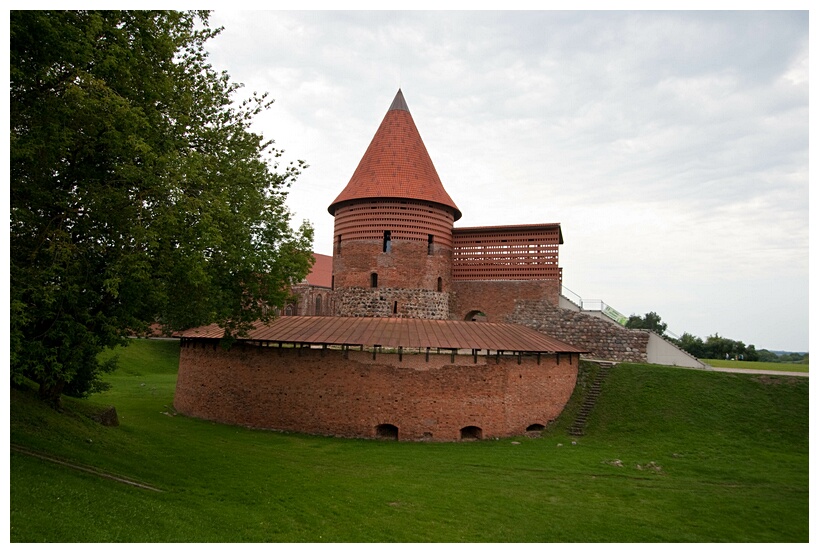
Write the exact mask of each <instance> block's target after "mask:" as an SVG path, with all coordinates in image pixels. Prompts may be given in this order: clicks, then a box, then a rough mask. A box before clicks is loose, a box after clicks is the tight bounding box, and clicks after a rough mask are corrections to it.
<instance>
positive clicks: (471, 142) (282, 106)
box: [210, 11, 809, 349]
mask: <svg viewBox="0 0 819 553" xmlns="http://www.w3.org/2000/svg"><path fill="white" fill-rule="evenodd" d="M213 23H215V24H217V25H224V26H225V27H226V29H225V32H224V33H223V35H222V36H221V37H220V38H218V39H216V40H215V41H213V43H212V45H211V48H210V49H211V51H212V53H213V55H212V60H213V63H214V65H215V66H216V67H219V68H225V69H227V70H228V71H229V73H230V74H231V75H232V76H233V77H234V79H235V80H237V81H240V82H245V83H246V84H247V88H248V89H249V90H259V91H269V92H270V94H271V96H272V97H274V98H276V104H274V107H273V108H272V110H271V111H270V112H269V113H266V114H265V115H264V116H262V117H260V118H259V120H258V121H257V127H256V128H258V129H261V130H262V131H263V132H264V134H265V135H267V136H269V137H270V138H273V139H275V140H276V144H277V146H279V147H281V148H283V149H284V150H285V151H286V152H287V153H286V155H285V157H287V158H288V159H297V158H298V159H306V160H307V162H308V163H309V164H310V168H309V169H308V170H307V171H306V172H305V173H304V174H303V176H302V177H301V178H300V179H299V181H298V182H297V184H296V185H295V187H294V188H293V190H292V191H291V193H290V197H289V203H290V205H291V207H292V209H293V210H294V211H295V212H296V213H297V215H298V217H299V218H307V219H310V220H312V221H313V222H314V223H315V225H316V231H317V232H316V251H318V252H321V253H330V251H331V242H332V224H333V221H332V217H331V216H330V215H329V214H328V213H327V211H326V208H327V206H328V205H329V204H330V202H331V201H332V200H333V199H334V198H335V197H336V195H337V194H338V193H339V192H340V191H341V190H342V189H343V188H344V186H345V185H346V184H347V181H348V180H349V178H350V177H351V176H352V173H353V171H354V170H355V167H356V165H357V164H358V161H359V160H360V159H361V156H362V155H363V153H364V150H365V149H366V147H367V145H368V144H369V141H370V140H371V138H372V136H373V134H374V133H375V131H376V129H377V127H378V124H379V123H380V121H381V119H382V118H383V116H384V114H385V113H386V110H387V108H388V107H389V104H390V102H391V101H392V97H393V95H394V94H395V91H396V90H397V89H398V88H399V87H402V88H403V90H404V94H405V97H406V99H407V102H408V104H409V108H410V111H411V113H412V114H413V117H414V119H415V122H416V124H417V126H418V128H419V130H420V132H421V136H422V137H423V139H424V141H425V143H426V146H427V149H428V150H429V152H430V155H431V157H432V160H433V162H434V164H435V166H436V168H437V169H438V172H439V174H440V176H441V179H442V181H443V183H444V186H445V187H446V188H447V191H448V192H449V194H450V196H452V198H453V200H454V201H455V203H456V204H457V205H458V206H459V207H460V208H461V211H462V212H463V214H464V217H463V219H462V220H461V221H459V223H458V224H459V225H461V226H473V225H475V226H477V225H488V224H511V223H537V222H560V223H562V225H563V232H564V236H565V237H566V244H565V245H564V246H563V247H562V249H561V258H562V259H561V262H562V265H563V267H564V282H565V284H566V285H567V286H568V287H569V288H570V289H572V290H574V291H575V292H577V293H579V294H580V295H581V296H585V297H596V298H599V299H603V300H604V301H606V302H607V303H609V304H611V305H612V306H614V307H615V308H617V309H618V310H620V311H622V312H624V313H627V314H628V313H632V312H633V313H644V312H647V311H656V312H658V313H659V314H660V315H661V316H662V317H663V319H664V320H665V321H666V322H667V323H668V324H669V328H670V329H672V330H674V331H675V332H678V333H681V332H683V331H688V332H693V333H694V334H697V335H699V336H702V337H705V336H706V335H708V334H712V333H714V332H719V333H720V334H721V335H725V336H728V337H731V338H734V339H739V340H743V341H745V342H746V343H754V344H756V345H757V347H768V348H776V349H807V347H808V345H807V341H808V339H807V337H808V332H807V328H808V315H807V313H808V308H807V301H808V266H807V259H808V206H807V202H808V84H809V81H808V47H809V43H808V18H807V13H806V12H788V11H782V12H750V11H746V12H716V11H708V12H664V11H660V12H627V11H618V12H585V11H584V12H253V13H249V12H224V11H219V12H216V13H215V14H214V16H213ZM771 321H775V324H774V323H771Z"/></svg>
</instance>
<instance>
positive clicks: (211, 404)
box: [174, 342, 579, 441]
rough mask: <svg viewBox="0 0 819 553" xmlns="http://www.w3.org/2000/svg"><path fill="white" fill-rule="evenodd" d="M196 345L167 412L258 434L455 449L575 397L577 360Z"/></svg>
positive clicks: (184, 355)
mask: <svg viewBox="0 0 819 553" xmlns="http://www.w3.org/2000/svg"><path fill="white" fill-rule="evenodd" d="M346 356H347V358H345V353H344V352H342V351H341V350H336V349H327V350H325V351H322V350H320V349H296V348H278V347H251V346H247V347H242V346H240V345H236V346H234V347H233V348H232V349H231V350H230V351H225V350H223V349H222V348H221V347H218V346H217V347H215V348H214V347H213V346H212V345H210V344H208V345H205V344H204V343H196V342H194V343H193V344H188V345H186V346H185V347H182V348H181V352H180V362H179V378H178V381H177V387H176V395H175V398H174V407H175V408H176V409H177V410H178V411H179V412H180V413H183V414H185V415H189V416H193V417H199V418H203V419H207V420H214V421H219V422H224V423H229V424H237V425H243V426H250V427H256V428H270V429H279V430H288V431H297V432H306V433H313V434H323V435H333V436H347V437H364V438H374V437H376V427H377V426H378V425H381V424H390V425H394V426H396V427H397V428H398V439H400V440H433V441H454V440H458V439H460V437H461V435H460V431H461V429H462V428H465V427H468V426H475V427H478V428H480V429H481V431H482V435H483V437H484V438H492V437H501V436H513V435H520V434H522V433H523V432H525V431H526V428H527V427H528V426H529V425H533V424H540V425H546V424H548V423H549V421H551V420H553V419H554V418H556V417H557V416H558V415H559V414H560V412H561V411H562V410H563V408H564V406H565V405H566V402H567V401H568V399H569V396H570V395H571V393H572V390H573V389H574V385H575V381H576V379H577V367H578V363H579V358H578V356H577V355H571V356H568V355H565V354H564V355H561V356H560V358H559V359H558V358H557V356H554V355H552V356H549V355H542V356H541V360H540V364H538V363H537V360H536V358H535V357H534V356H524V357H523V358H522V360H521V364H518V359H517V357H511V356H508V357H501V358H500V359H499V362H497V363H496V359H495V357H488V358H487V357H485V356H484V357H481V356H479V357H478V362H477V364H476V363H474V360H473V357H472V356H469V355H466V356H455V362H454V363H453V362H452V359H451V357H450V355H449V354H446V355H431V356H430V361H429V362H427V361H426V360H425V359H426V357H425V355H424V354H423V353H417V354H414V355H406V354H405V355H403V356H402V360H401V361H399V360H398V355H397V354H393V353H378V354H377V355H376V358H375V359H373V358H372V352H368V351H348V352H346Z"/></svg>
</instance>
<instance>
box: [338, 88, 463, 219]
mask: <svg viewBox="0 0 819 553" xmlns="http://www.w3.org/2000/svg"><path fill="white" fill-rule="evenodd" d="M373 198H406V199H412V200H422V201H429V202H435V203H437V204H441V205H443V206H445V207H448V208H450V209H452V210H453V213H454V216H455V220H456V221H457V220H458V219H460V218H461V211H460V210H459V209H458V206H456V205H455V202H453V201H452V198H450V197H449V194H447V192H446V190H444V185H443V184H441V179H440V177H439V176H438V172H437V171H436V170H435V166H434V165H433V164H432V159H430V157H429V153H427V149H426V146H424V141H423V140H421V135H420V134H419V133H418V129H417V128H416V127H415V122H414V121H413V120H412V115H410V112H409V108H408V107H407V103H406V101H405V100H404V95H403V94H402V93H401V90H400V89H399V90H398V94H396V95H395V99H394V100H393V102H392V105H391V106H390V109H389V110H388V111H387V114H386V115H385V116H384V120H383V121H382V122H381V126H380V127H378V130H377V131H376V133H375V136H374V137H373V139H372V142H370V145H369V147H368V148H367V151H366V152H365V153H364V157H363V158H361V161H360V162H359V164H358V168H356V170H355V172H354V173H353V177H352V178H351V179H350V182H349V183H348V184H347V186H346V187H345V188H344V190H342V191H341V194H339V195H338V197H337V198H336V199H335V200H334V201H333V203H332V204H330V207H329V208H328V211H329V212H330V214H331V215H335V210H336V207H338V204H340V203H342V202H348V201H350V200H362V199H373Z"/></svg>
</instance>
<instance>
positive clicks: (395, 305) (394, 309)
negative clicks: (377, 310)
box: [392, 301, 398, 315]
mask: <svg viewBox="0 0 819 553" xmlns="http://www.w3.org/2000/svg"><path fill="white" fill-rule="evenodd" d="M397 313H398V302H397V301H394V302H392V314H393V315H395V314H397Z"/></svg>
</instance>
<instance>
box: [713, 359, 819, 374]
mask: <svg viewBox="0 0 819 553" xmlns="http://www.w3.org/2000/svg"><path fill="white" fill-rule="evenodd" d="M701 361H702V362H704V363H708V364H709V365H711V366H712V367H728V368H732V369H755V370H758V371H783V372H797V373H806V372H809V371H808V364H807V363H772V362H769V361H731V360H725V359H701Z"/></svg>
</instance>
